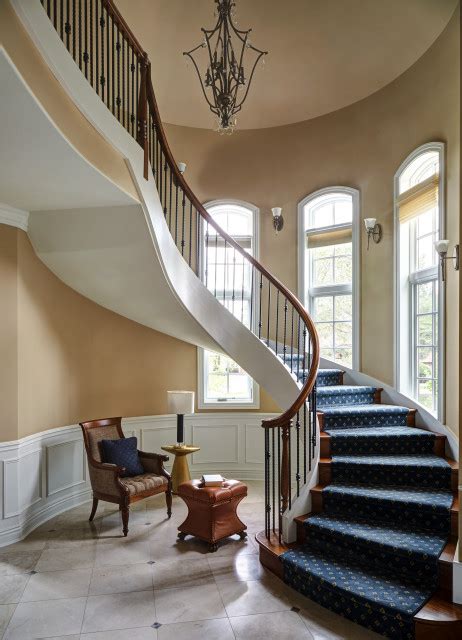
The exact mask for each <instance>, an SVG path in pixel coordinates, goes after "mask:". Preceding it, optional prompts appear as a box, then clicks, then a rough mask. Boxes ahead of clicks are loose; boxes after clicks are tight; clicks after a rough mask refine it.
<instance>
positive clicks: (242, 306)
mask: <svg viewBox="0 0 462 640" xmlns="http://www.w3.org/2000/svg"><path fill="white" fill-rule="evenodd" d="M239 258H240V260H241V262H242V289H241V322H242V324H244V281H245V276H244V274H245V260H244V256H243V255H241V254H239Z"/></svg>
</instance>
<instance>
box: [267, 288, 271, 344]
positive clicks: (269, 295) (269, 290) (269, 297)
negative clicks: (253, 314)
mask: <svg viewBox="0 0 462 640" xmlns="http://www.w3.org/2000/svg"><path fill="white" fill-rule="evenodd" d="M270 318H271V282H270V281H269V280H268V322H267V327H266V345H267V346H268V347H269V343H270Z"/></svg>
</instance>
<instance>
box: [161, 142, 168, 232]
mask: <svg viewBox="0 0 462 640" xmlns="http://www.w3.org/2000/svg"><path fill="white" fill-rule="evenodd" d="M162 162H163V163H164V188H163V192H164V218H165V220H166V221H167V161H166V160H165V158H164V154H162ZM169 226H170V225H169Z"/></svg>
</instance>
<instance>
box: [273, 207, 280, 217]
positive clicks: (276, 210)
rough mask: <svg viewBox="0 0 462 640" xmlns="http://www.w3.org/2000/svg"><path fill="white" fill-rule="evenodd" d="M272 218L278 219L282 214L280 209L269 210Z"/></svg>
mask: <svg viewBox="0 0 462 640" xmlns="http://www.w3.org/2000/svg"><path fill="white" fill-rule="evenodd" d="M271 211H272V213H273V217H274V218H278V217H279V216H280V215H281V213H282V207H273V208H272V209H271Z"/></svg>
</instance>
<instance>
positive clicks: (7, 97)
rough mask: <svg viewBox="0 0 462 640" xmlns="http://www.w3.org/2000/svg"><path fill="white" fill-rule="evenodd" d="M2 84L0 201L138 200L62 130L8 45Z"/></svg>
mask: <svg viewBox="0 0 462 640" xmlns="http://www.w3.org/2000/svg"><path fill="white" fill-rule="evenodd" d="M0 86H1V87H2V89H1V91H2V97H1V99H0V166H1V170H0V202H2V203H4V204H7V205H10V206H12V207H15V208H17V209H23V210H25V211H36V210H44V209H69V208H77V207H89V206H93V207H95V206H96V207H102V206H119V205H127V204H133V202H134V201H133V199H132V198H130V196H128V195H127V194H126V193H124V192H123V191H121V190H120V189H119V188H118V187H117V186H116V185H114V184H112V183H111V182H110V181H109V180H108V179H107V178H106V177H105V176H103V175H102V174H101V173H99V171H97V170H96V169H95V168H94V167H92V166H91V165H89V164H88V162H87V161H86V160H84V159H83V158H82V156H80V155H79V153H78V152H77V151H76V150H75V149H74V148H73V147H72V146H71V145H70V144H69V143H68V142H67V140H66V139H65V138H64V137H63V136H62V135H61V133H60V132H59V131H58V130H57V129H56V127H55V126H54V125H53V124H52V122H51V121H50V120H49V118H48V116H47V115H46V114H45V112H44V111H43V110H42V109H41V107H40V106H39V104H38V103H37V102H36V100H35V99H34V98H33V96H32V95H31V93H30V92H29V90H28V88H27V87H26V86H25V84H24V83H23V82H22V80H21V78H20V77H19V76H18V74H17V73H16V71H15V70H14V68H13V67H12V66H11V63H10V62H9V60H8V59H7V58H6V56H5V52H4V51H3V50H2V49H0ZM83 185H84V187H83Z"/></svg>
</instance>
